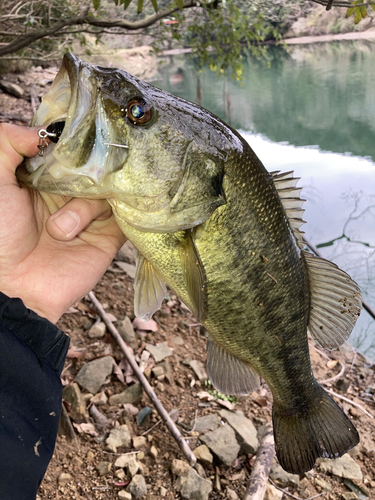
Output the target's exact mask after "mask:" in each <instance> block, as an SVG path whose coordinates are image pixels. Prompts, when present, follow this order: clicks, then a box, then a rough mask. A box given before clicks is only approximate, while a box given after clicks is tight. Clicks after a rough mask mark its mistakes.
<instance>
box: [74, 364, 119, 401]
mask: <svg viewBox="0 0 375 500" xmlns="http://www.w3.org/2000/svg"><path fill="white" fill-rule="evenodd" d="M112 370H113V358H112V357H111V356H104V357H103V358H99V359H94V360H93V361H90V362H89V363H86V364H85V365H84V366H83V367H82V368H81V369H80V371H79V372H78V374H77V376H76V382H77V383H78V384H79V385H80V386H81V387H82V388H83V389H86V391H88V392H92V393H93V394H96V393H97V392H98V391H99V389H100V387H101V386H102V385H103V384H104V382H105V380H106V378H107V377H108V375H110V374H111V373H112Z"/></svg>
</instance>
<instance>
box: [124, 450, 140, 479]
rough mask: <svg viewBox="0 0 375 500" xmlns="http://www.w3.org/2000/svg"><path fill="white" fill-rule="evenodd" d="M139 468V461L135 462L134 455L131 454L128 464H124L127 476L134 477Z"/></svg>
mask: <svg viewBox="0 0 375 500" xmlns="http://www.w3.org/2000/svg"><path fill="white" fill-rule="evenodd" d="M139 469H140V463H139V462H137V460H136V458H135V456H134V455H131V459H130V460H129V462H128V465H127V466H126V471H127V473H128V477H129V478H132V477H134V476H135V475H136V474H137V472H138V471H139Z"/></svg>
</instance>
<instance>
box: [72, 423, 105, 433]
mask: <svg viewBox="0 0 375 500" xmlns="http://www.w3.org/2000/svg"><path fill="white" fill-rule="evenodd" d="M73 426H74V427H75V428H76V429H77V431H78V432H79V434H89V435H90V436H93V437H96V436H99V434H98V433H97V432H96V430H95V425H94V424H90V423H88V424H86V423H85V422H82V424H76V423H75V422H73Z"/></svg>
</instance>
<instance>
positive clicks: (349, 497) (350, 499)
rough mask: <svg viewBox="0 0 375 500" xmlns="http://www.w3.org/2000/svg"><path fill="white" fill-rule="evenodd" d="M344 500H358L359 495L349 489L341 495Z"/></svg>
mask: <svg viewBox="0 0 375 500" xmlns="http://www.w3.org/2000/svg"><path fill="white" fill-rule="evenodd" d="M341 498H342V500H358V496H357V495H356V494H355V493H353V492H352V491H348V492H346V493H343V494H342V495H341Z"/></svg>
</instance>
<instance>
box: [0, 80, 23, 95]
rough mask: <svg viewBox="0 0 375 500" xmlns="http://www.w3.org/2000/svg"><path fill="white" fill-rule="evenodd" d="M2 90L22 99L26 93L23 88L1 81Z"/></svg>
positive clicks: (0, 87)
mask: <svg viewBox="0 0 375 500" xmlns="http://www.w3.org/2000/svg"><path fill="white" fill-rule="evenodd" d="M0 89H1V90H2V91H3V92H6V93H7V94H9V95H12V96H14V97H22V96H23V94H24V93H25V92H24V90H23V88H22V87H20V86H19V85H17V84H16V83H12V82H8V81H7V80H0Z"/></svg>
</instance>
